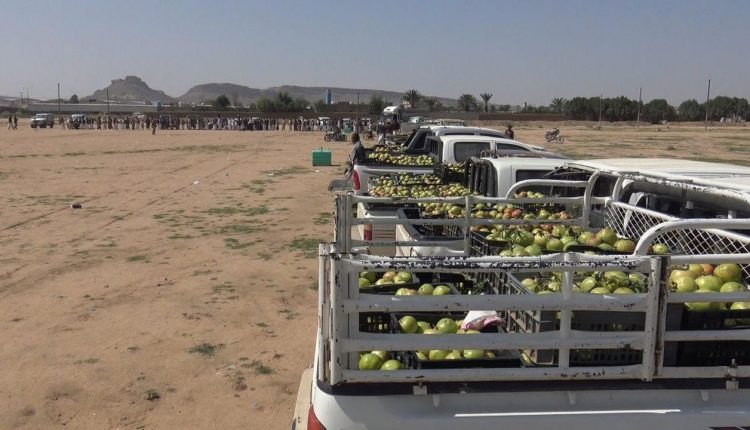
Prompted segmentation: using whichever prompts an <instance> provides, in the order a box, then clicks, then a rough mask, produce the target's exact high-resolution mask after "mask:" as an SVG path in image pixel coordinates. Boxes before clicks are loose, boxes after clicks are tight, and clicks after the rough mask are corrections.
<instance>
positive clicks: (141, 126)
mask: <svg viewBox="0 0 750 430" xmlns="http://www.w3.org/2000/svg"><path fill="white" fill-rule="evenodd" d="M55 122H56V123H57V124H58V125H59V126H60V128H63V129H68V130H151V131H154V130H234V131H336V130H344V129H346V128H349V129H350V130H351V131H352V132H362V131H365V130H372V125H371V124H372V123H371V121H370V120H369V119H361V120H357V119H353V120H344V119H318V118H303V117H299V118H259V117H239V116H215V117H204V116H197V115H188V116H185V117H177V116H173V115H159V116H153V115H84V114H74V115H61V116H58V117H57V118H56V121H55ZM17 126H18V117H16V116H13V115H11V116H10V117H9V123H8V128H9V129H11V128H17Z"/></svg>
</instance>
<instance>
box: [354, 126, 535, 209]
mask: <svg viewBox="0 0 750 430" xmlns="http://www.w3.org/2000/svg"><path fill="white" fill-rule="evenodd" d="M460 136H464V137H466V136H474V137H476V138H477V139H483V140H481V141H479V140H477V141H473V142H472V141H467V140H466V139H463V140H451V141H450V143H449V142H448V138H454V137H460ZM430 137H440V138H441V140H443V139H442V138H445V140H444V142H445V143H444V144H443V145H436V144H433V145H436V146H434V147H431V146H430V145H431V144H430V141H429V140H428V139H429V138H430ZM484 138H492V139H484ZM396 150H397V154H398V155H405V156H414V157H418V156H426V157H429V158H431V161H430V162H429V164H427V165H398V164H393V163H390V162H383V161H381V160H378V159H375V158H373V159H368V160H367V161H365V162H362V163H358V164H355V165H354V169H353V172H352V187H353V190H354V194H356V195H365V194H367V191H368V184H369V182H370V179H371V178H372V177H378V176H383V175H387V174H398V173H416V174H421V173H430V172H431V171H432V169H433V166H434V163H435V160H441V162H442V163H446V164H451V163H461V162H463V161H464V160H466V159H467V158H468V157H470V156H472V155H474V156H479V154H480V153H481V152H482V151H489V150H501V151H502V150H506V151H507V150H512V151H530V152H545V149H544V148H543V147H541V146H536V145H529V144H526V143H523V142H519V141H517V140H510V139H507V138H506V137H505V133H503V132H501V131H498V130H493V129H490V128H480V127H458V126H436V125H435V126H424V127H420V128H418V129H416V130H414V131H413V132H412V133H411V134H410V135H409V137H408V138H407V139H406V141H405V142H404V144H403V146H399V147H398V148H396ZM372 153H373V150H368V151H367V154H368V157H369V155H370V154H372Z"/></svg>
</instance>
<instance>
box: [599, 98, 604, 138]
mask: <svg viewBox="0 0 750 430" xmlns="http://www.w3.org/2000/svg"><path fill="white" fill-rule="evenodd" d="M602 98H604V94H603V93H602V94H599V129H601V128H602Z"/></svg>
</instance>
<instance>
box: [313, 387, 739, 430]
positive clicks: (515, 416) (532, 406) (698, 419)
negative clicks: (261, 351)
mask: <svg viewBox="0 0 750 430" xmlns="http://www.w3.org/2000/svg"><path fill="white" fill-rule="evenodd" d="M316 379H317V378H313V381H314V380H316ZM500 385H503V384H500ZM617 385H618V383H613V384H612V386H613V387H614V386H617ZM500 389H502V390H503V391H499V390H498V391H497V392H485V393H470V394H467V393H454V394H435V395H432V394H427V395H388V396H385V395H366V394H361V395H349V396H347V395H335V396H334V395H331V394H329V393H326V392H325V391H323V390H321V389H317V390H313V401H312V404H313V407H314V409H315V411H316V414H317V416H318V417H325V419H324V421H322V422H321V424H323V425H324V426H327V427H326V428H327V429H330V430H332V429H349V430H365V429H366V430H381V429H382V430H386V429H430V430H455V429H524V430H552V429H561V428H562V429H576V430H592V429H607V430H634V429H650V430H654V429H660V430H708V429H744V428H748V426H750V416H749V414H748V406H747V405H748V404H750V390H739V391H727V390H724V389H715V390H699V389H673V390H668V392H665V390H663V389H635V390H633V389H619V390H618V389H614V390H606V389H602V390H580V389H579V390H575V391H572V390H570V391H569V390H555V389H551V390H550V389H541V390H538V391H514V390H505V388H504V387H502V388H500ZM644 405H648V406H647V407H644ZM332 423H335V426H334V425H333V424H332ZM364 423H367V424H366V425H365V424H364Z"/></svg>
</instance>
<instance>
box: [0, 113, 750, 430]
mask: <svg viewBox="0 0 750 430" xmlns="http://www.w3.org/2000/svg"><path fill="white" fill-rule="evenodd" d="M498 126H499V127H500V126H502V129H504V125H501V124H498ZM551 126H552V124H546V123H528V124H518V125H517V126H516V127H515V129H516V137H517V138H518V139H519V140H522V141H526V142H529V143H544V138H543V136H544V132H545V131H546V130H548V129H549V128H550V127H551ZM562 132H563V135H564V136H566V138H567V141H566V143H565V144H563V145H552V144H549V145H546V146H547V147H548V148H549V149H551V150H559V151H562V152H565V153H567V154H568V155H571V156H574V157H604V156H607V157H609V156H631V155H640V156H650V155H653V156H665V157H670V158H674V157H688V158H700V159H706V160H722V161H729V162H738V163H746V164H750V145H748V143H749V142H750V131H749V129H748V128H746V127H742V126H735V127H726V128H718V127H716V128H713V129H711V130H709V131H708V132H706V131H704V130H703V128H702V127H699V126H683V127H673V126H670V127H666V126H658V127H657V126H648V127H643V128H640V129H637V130H636V129H634V128H631V127H624V126H609V125H608V126H605V127H604V128H603V129H601V130H598V129H596V128H594V126H593V125H592V124H575V125H571V124H565V125H564V126H563V127H562ZM365 143H367V142H365ZM320 147H323V148H331V149H333V151H334V152H333V160H334V164H339V165H338V166H334V167H319V168H316V167H311V161H310V152H311V150H312V149H314V148H320ZM349 149H350V146H349V145H347V144H341V143H337V144H326V143H324V142H323V140H322V138H321V135H320V134H319V133H283V132H278V133H277V132H229V131H216V132H212V131H160V132H158V133H157V135H156V136H152V135H151V134H150V133H149V132H146V131H96V130H93V131H66V130H60V129H57V128H55V129H53V130H40V131H37V132H34V131H32V130H31V129H29V128H28V127H26V126H22V127H21V128H20V129H19V130H16V131H10V130H6V129H5V128H4V127H3V128H2V129H0V203H2V206H0V369H2V370H1V371H0V399H2V400H1V401H0V428H3V429H6V428H12V429H15V428H27V429H38V428H54V427H61V426H67V427H68V428H76V429H105V428H106V429H110V428H111V429H115V428H121V429H175V428H186V429H187V428H191V429H193V428H195V429H206V428H222V429H234V428H237V429H239V428H245V429H285V428H288V426H289V422H290V420H291V414H292V410H293V406H294V400H295V395H296V391H297V385H298V382H299V377H300V373H301V372H302V370H303V369H304V368H305V367H306V366H308V365H309V363H310V361H311V358H312V354H313V344H314V332H315V325H316V322H317V320H316V303H317V294H316V288H317V285H316V273H317V272H316V268H317V260H316V258H315V255H316V253H317V242H318V241H319V240H328V239H330V238H331V224H330V212H331V207H332V205H331V202H332V201H331V196H330V194H329V193H328V192H327V190H326V186H327V184H328V182H329V181H330V180H331V179H334V178H337V177H339V176H340V175H341V172H342V170H343V167H342V164H343V162H344V161H345V159H346V156H347V154H348V151H349ZM74 202H80V203H81V204H82V208H80V209H72V208H71V207H70V205H71V203H74Z"/></svg>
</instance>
